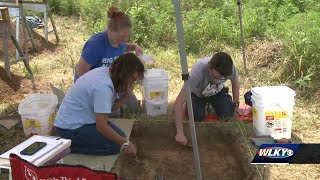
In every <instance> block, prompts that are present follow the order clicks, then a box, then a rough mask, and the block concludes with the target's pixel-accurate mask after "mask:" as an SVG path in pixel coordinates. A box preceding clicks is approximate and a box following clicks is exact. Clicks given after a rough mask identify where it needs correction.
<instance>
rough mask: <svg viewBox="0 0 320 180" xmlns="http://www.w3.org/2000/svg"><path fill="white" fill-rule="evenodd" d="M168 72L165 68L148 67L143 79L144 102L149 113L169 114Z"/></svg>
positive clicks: (151, 114) (156, 114) (152, 114)
mask: <svg viewBox="0 0 320 180" xmlns="http://www.w3.org/2000/svg"><path fill="white" fill-rule="evenodd" d="M168 84H169V78H168V74H167V73H166V72H165V71H164V70H163V69H147V70H146V72H145V73H144V79H143V81H142V96H143V103H144V107H145V110H146V113H147V115H150V116H158V115H161V114H167V111H168V110H167V109H168Z"/></svg>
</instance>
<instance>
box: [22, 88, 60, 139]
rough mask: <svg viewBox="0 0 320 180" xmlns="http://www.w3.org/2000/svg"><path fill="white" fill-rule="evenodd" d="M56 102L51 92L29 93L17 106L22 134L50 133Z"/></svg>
mask: <svg viewBox="0 0 320 180" xmlns="http://www.w3.org/2000/svg"><path fill="white" fill-rule="evenodd" d="M57 104H58V98H57V96H55V95H53V94H39V93H37V94H31V95H29V96H28V97H27V98H26V99H24V100H23V101H22V102H21V103H20V104H19V106H18V110H19V114H20V115H21V120H22V125H23V131H24V134H25V135H26V136H27V137H29V136H31V135H34V134H38V135H51V132H52V128H53V121H54V119H55V115H56V107H57Z"/></svg>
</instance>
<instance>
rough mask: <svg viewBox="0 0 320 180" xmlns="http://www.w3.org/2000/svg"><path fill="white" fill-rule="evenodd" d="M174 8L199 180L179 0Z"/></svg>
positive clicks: (199, 173)
mask: <svg viewBox="0 0 320 180" xmlns="http://www.w3.org/2000/svg"><path fill="white" fill-rule="evenodd" d="M174 10H175V16H176V26H177V35H178V42H179V54H180V59H181V67H182V79H183V80H184V84H185V88H186V97H187V107H188V115H189V123H190V130H191V138H192V147H193V159H194V163H195V167H196V174H197V180H201V179H202V176H201V168H200V159H199V150H198V142H197V135H196V128H195V125H194V117H193V110H192V103H191V93H190V85H189V81H188V79H189V73H188V64H187V55H186V51H185V48H184V40H183V26H182V17H181V7H180V0H174Z"/></svg>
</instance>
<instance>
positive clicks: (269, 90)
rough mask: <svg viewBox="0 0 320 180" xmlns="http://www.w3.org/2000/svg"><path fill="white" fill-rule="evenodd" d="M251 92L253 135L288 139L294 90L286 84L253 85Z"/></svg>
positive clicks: (289, 136)
mask: <svg viewBox="0 0 320 180" xmlns="http://www.w3.org/2000/svg"><path fill="white" fill-rule="evenodd" d="M251 92H252V107H253V109H252V114H253V128H254V132H255V135H256V136H268V135H270V136H271V137H273V138H274V139H282V138H286V139H290V138H291V129H292V115H293V106H294V96H295V92H294V91H293V90H292V89H290V88H288V87H286V86H264V87H254V88H252V89H251Z"/></svg>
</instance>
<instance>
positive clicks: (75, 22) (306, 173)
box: [0, 16, 320, 180]
mask: <svg viewBox="0 0 320 180" xmlns="http://www.w3.org/2000/svg"><path fill="white" fill-rule="evenodd" d="M55 20H56V23H57V26H58V31H59V35H60V39H61V42H60V43H59V45H58V46H56V47H54V48H52V47H51V48H48V49H45V50H44V51H42V52H41V53H39V54H35V55H32V56H31V61H30V64H31V67H32V70H33V72H34V81H35V83H36V84H41V87H42V90H43V91H44V92H49V83H52V84H54V85H55V86H57V87H60V88H62V89H64V90H68V89H69V88H70V86H71V85H72V81H73V67H74V63H76V62H77V61H78V59H79V55H80V52H81V49H82V46H83V44H84V42H85V41H86V40H87V39H88V38H89V37H90V35H91V34H90V33H89V31H88V30H87V29H86V26H85V22H83V21H82V20H81V19H76V18H67V17H61V16H56V17H55ZM50 38H51V41H53V37H50ZM267 45H268V44H267ZM267 45H266V43H260V44H259V43H258V44H255V45H254V46H255V49H263V48H264V47H265V46H267ZM273 45H274V44H273V43H271V44H269V45H268V47H269V46H270V47H271V46H273ZM176 49H177V48H176V47H175V48H173V47H167V48H160V47H159V48H151V49H145V53H146V54H150V55H152V56H154V57H155V59H156V63H155V64H154V65H151V66H148V68H162V69H164V70H166V71H167V72H168V74H169V77H170V83H169V97H168V99H169V103H170V107H169V108H170V110H171V107H172V102H173V101H174V99H175V97H176V96H177V94H178V92H179V90H180V87H181V85H182V84H183V82H182V80H181V77H180V76H181V67H180V60H179V54H178V52H177V50H176ZM221 49H222V50H224V51H226V52H228V53H230V54H231V55H232V57H233V58H234V61H235V64H236V65H237V67H238V70H239V73H240V82H241V101H242V102H243V98H242V97H243V94H244V92H246V91H248V90H249V89H250V88H251V87H252V86H260V85H279V84H284V85H291V83H290V82H289V81H285V80H283V79H278V78H277V77H278V76H277V75H276V74H277V73H281V72H274V70H273V69H272V68H270V67H272V65H274V64H275V63H277V62H269V61H268V62H265V61H266V58H264V56H263V57H261V62H257V61H255V62H253V61H250V59H251V60H252V59H259V58H258V57H257V56H255V55H254V54H253V55H252V57H251V58H249V62H248V70H249V74H248V75H245V73H244V70H243V65H242V59H241V57H242V56H241V51H240V50H239V49H233V48H231V47H226V46H224V47H222V48H221ZM247 51H248V52H251V51H253V50H250V49H249V48H248V50H247ZM212 53H213V52H212ZM212 53H208V54H203V55H197V56H196V55H194V54H192V53H190V54H189V55H188V65H189V68H191V65H192V64H193V63H194V62H195V61H196V60H197V59H200V58H203V57H204V56H210V55H211V54H212ZM258 55H259V56H262V55H261V53H258ZM263 63H267V65H266V66H261V64H263ZM2 65H3V63H1V66H2ZM12 69H13V72H14V74H18V75H21V76H24V77H25V78H27V77H28V75H27V74H26V71H25V69H24V67H23V65H22V63H18V64H16V65H14V66H13V67H12ZM135 91H136V94H137V95H138V98H139V99H141V98H142V97H141V95H140V94H141V92H140V90H139V87H137V88H136V90H135ZM296 92H297V96H296V105H295V109H294V119H293V129H292V132H293V139H294V141H295V142H303V143H319V142H320V131H319V128H320V122H319V119H318V118H319V117H320V109H319V107H320V103H319V102H320V93H319V92H316V93H314V94H313V95H312V97H311V98H310V96H308V97H309V98H307V97H305V94H306V92H305V91H304V90H303V89H302V90H300V89H296ZM139 95H140V96H139ZM2 103H3V102H2ZM15 103H18V102H15ZM170 110H169V112H170ZM0 111H1V110H0ZM129 117H134V118H136V119H137V120H145V118H146V117H145V116H143V115H130V116H129ZM157 119H163V120H172V116H171V115H170V114H169V115H168V116H161V117H160V118H157ZM0 135H1V136H0V144H1V148H0V153H2V152H4V151H5V150H6V149H8V148H11V147H13V146H14V145H16V144H17V143H18V142H21V141H22V140H23V139H24V136H23V132H22V128H21V123H19V124H17V125H16V126H15V127H14V128H12V129H10V130H7V129H5V128H3V127H0ZM0 178H4V176H0ZM268 178H269V179H294V180H300V179H308V180H311V179H314V180H315V179H320V165H289V166H276V165H272V166H270V171H269V173H268Z"/></svg>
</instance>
